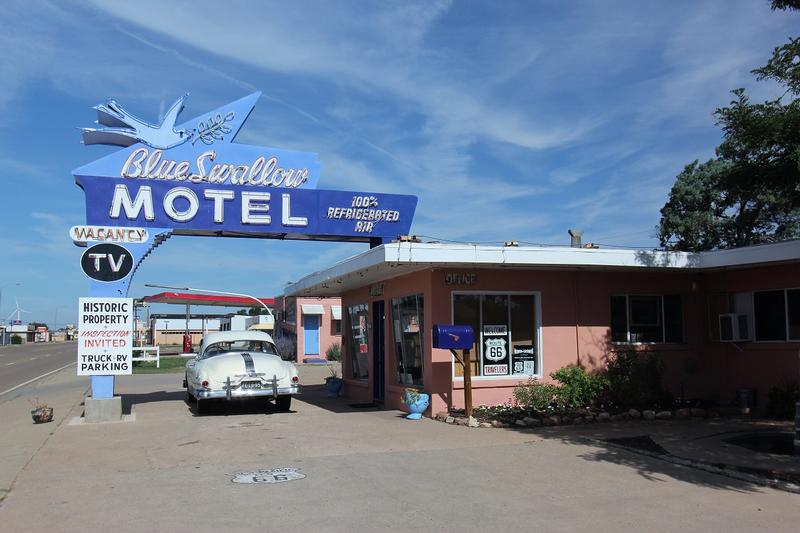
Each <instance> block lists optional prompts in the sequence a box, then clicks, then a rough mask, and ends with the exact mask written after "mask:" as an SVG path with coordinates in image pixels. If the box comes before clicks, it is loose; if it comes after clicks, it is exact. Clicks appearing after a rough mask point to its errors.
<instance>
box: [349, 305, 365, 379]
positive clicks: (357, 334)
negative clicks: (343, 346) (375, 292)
mask: <svg viewBox="0 0 800 533" xmlns="http://www.w3.org/2000/svg"><path fill="white" fill-rule="evenodd" d="M347 319H348V334H349V338H348V343H347V344H348V346H349V352H350V361H351V364H352V368H353V377H354V378H357V379H367V378H368V377H369V311H368V307H367V304H358V305H352V306H350V307H348V308H347Z"/></svg>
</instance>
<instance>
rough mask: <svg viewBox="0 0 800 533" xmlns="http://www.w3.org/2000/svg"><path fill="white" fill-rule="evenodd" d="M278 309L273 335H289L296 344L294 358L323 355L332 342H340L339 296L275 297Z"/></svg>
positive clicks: (319, 356) (340, 309)
mask: <svg viewBox="0 0 800 533" xmlns="http://www.w3.org/2000/svg"><path fill="white" fill-rule="evenodd" d="M275 305H276V308H277V309H278V327H277V329H276V335H284V336H290V337H292V338H293V339H294V341H295V343H296V346H297V361H298V362H301V363H302V362H303V360H304V359H310V358H321V359H327V355H326V353H327V351H328V348H330V347H331V346H332V345H334V344H338V345H339V346H340V347H341V344H342V302H341V299H340V298H306V297H295V296H281V297H278V298H275Z"/></svg>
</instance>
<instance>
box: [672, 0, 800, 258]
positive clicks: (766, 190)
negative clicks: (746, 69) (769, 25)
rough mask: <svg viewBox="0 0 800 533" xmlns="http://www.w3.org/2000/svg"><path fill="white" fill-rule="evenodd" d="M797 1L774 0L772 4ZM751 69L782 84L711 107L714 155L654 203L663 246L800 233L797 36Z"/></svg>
mask: <svg viewBox="0 0 800 533" xmlns="http://www.w3.org/2000/svg"><path fill="white" fill-rule="evenodd" d="M798 4H800V2H797V1H795V2H790V1H784V2H779V1H777V0H776V1H774V2H772V7H773V9H797V8H798ZM753 73H754V74H755V75H756V79H757V80H759V81H761V80H766V79H768V80H772V81H775V82H777V83H778V84H779V85H780V86H781V87H783V88H785V92H784V93H783V94H782V95H781V96H780V97H779V98H777V99H775V100H768V101H766V102H763V103H756V104H753V103H751V102H750V99H749V97H748V96H747V93H746V91H745V90H744V89H736V90H734V91H733V95H734V99H733V100H732V101H731V102H730V104H729V105H728V106H727V107H722V108H719V109H717V110H716V111H715V113H714V115H715V117H716V119H717V125H719V126H720V127H721V128H722V131H723V141H722V144H720V145H719V146H718V147H717V150H716V156H717V157H716V159H711V160H709V161H707V162H705V163H702V164H699V163H698V162H697V161H695V162H694V163H691V164H689V165H687V166H686V168H685V169H684V170H683V172H681V173H680V174H679V175H678V176H677V179H676V181H675V185H674V186H673V187H672V190H671V191H670V194H669V199H668V201H667V203H666V204H665V205H664V207H663V208H662V209H661V222H660V224H659V227H658V237H659V240H660V241H661V245H662V246H665V247H667V248H670V249H674V250H686V251H699V250H711V249H715V248H730V247H736V246H747V245H751V244H758V243H768V242H776V241H781V240H786V239H793V238H798V237H800V98H798V97H800V38H791V39H790V40H789V42H788V43H786V44H784V45H782V46H779V47H777V48H775V50H774V51H773V54H772V57H771V58H770V60H769V61H768V62H767V64H766V65H764V66H763V67H761V68H758V69H755V70H754V71H753Z"/></svg>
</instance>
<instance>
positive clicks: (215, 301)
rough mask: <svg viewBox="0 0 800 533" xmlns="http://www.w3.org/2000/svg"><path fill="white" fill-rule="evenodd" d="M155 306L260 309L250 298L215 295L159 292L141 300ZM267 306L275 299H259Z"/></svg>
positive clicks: (259, 305) (273, 302) (273, 303)
mask: <svg viewBox="0 0 800 533" xmlns="http://www.w3.org/2000/svg"><path fill="white" fill-rule="evenodd" d="M142 299H143V300H144V301H145V302H149V303H155V304H183V305H186V304H189V305H213V306H218V307H261V304H259V303H258V302H256V301H255V300H253V299H252V298H244V297H242V296H221V295H217V294H194V293H190V292H160V293H158V294H154V295H152V296H145V297H144V298H142ZM259 300H261V301H262V302H264V303H265V304H267V305H275V298H259Z"/></svg>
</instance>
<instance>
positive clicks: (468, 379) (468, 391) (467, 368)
mask: <svg viewBox="0 0 800 533" xmlns="http://www.w3.org/2000/svg"><path fill="white" fill-rule="evenodd" d="M450 353H452V354H453V357H455V358H456V361H458V362H459V363H461V365H462V366H463V367H464V411H465V412H466V414H467V419H468V420H471V419H472V359H471V358H470V356H469V350H462V352H461V353H462V355H459V354H458V352H457V351H455V350H453V349H450Z"/></svg>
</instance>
